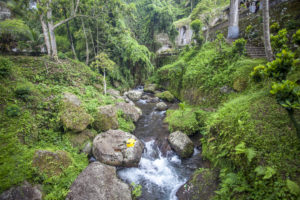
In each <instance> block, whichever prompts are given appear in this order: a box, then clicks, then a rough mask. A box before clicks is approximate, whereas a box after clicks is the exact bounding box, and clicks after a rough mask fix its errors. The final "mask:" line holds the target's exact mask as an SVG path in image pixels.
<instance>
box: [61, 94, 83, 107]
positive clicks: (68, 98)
mask: <svg viewBox="0 0 300 200" xmlns="http://www.w3.org/2000/svg"><path fill="white" fill-rule="evenodd" d="M63 101H64V102H65V103H71V104H73V105H75V106H80V105H81V101H80V100H79V98H78V97H77V96H76V95H75V94H72V93H69V92H65V93H64V99H63Z"/></svg>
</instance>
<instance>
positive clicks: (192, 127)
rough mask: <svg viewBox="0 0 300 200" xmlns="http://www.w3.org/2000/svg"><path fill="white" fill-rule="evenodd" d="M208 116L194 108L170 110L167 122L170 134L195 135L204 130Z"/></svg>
mask: <svg viewBox="0 0 300 200" xmlns="http://www.w3.org/2000/svg"><path fill="white" fill-rule="evenodd" d="M206 116H207V115H206V113H205V112H204V111H202V110H195V109H193V108H184V109H180V110H168V111H167V116H166V118H165V122H167V123H168V124H169V130H170V132H175V131H182V132H183V133H185V134H187V135H193V134H195V133H197V132H202V131H203V130H204V126H205V120H206Z"/></svg>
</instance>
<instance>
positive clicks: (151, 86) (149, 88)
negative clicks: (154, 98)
mask: <svg viewBox="0 0 300 200" xmlns="http://www.w3.org/2000/svg"><path fill="white" fill-rule="evenodd" d="M156 89H157V85H156V84H146V85H145V87H144V91H145V92H150V93H154V92H155V90H156Z"/></svg>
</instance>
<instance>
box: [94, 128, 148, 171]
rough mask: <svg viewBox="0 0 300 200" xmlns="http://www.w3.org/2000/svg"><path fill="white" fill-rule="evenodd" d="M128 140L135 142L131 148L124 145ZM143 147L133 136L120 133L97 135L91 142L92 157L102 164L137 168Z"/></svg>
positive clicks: (110, 131) (107, 132) (112, 132)
mask: <svg viewBox="0 0 300 200" xmlns="http://www.w3.org/2000/svg"><path fill="white" fill-rule="evenodd" d="M129 139H133V140H134V141H135V142H134V143H133V146H132V147H128V145H127V144H126V143H127V142H129V141H130V140H129ZM143 149H144V145H143V143H142V142H141V141H140V140H139V139H138V138H136V137H135V136H134V135H132V134H130V133H127V132H124V131H121V130H109V131H106V132H104V133H101V134H99V135H97V136H96V137H95V139H94V141H93V155H94V157H95V158H96V159H97V160H99V161H100V162H102V163H105V164H108V165H113V166H123V167H137V166H138V164H139V161H140V159H141V156H142V153H143Z"/></svg>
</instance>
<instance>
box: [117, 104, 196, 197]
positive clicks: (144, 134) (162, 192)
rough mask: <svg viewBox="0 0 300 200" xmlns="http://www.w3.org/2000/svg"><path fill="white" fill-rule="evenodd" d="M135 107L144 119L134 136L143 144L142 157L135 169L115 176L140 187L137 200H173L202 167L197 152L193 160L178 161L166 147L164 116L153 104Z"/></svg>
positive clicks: (166, 132) (122, 170)
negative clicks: (140, 194)
mask: <svg viewBox="0 0 300 200" xmlns="http://www.w3.org/2000/svg"><path fill="white" fill-rule="evenodd" d="M136 105H137V106H138V107H139V108H141V109H142V111H143V115H142V117H141V118H140V119H139V121H138V122H137V124H136V130H135V131H134V135H135V136H137V137H138V138H139V139H140V140H142V141H143V142H144V144H145V149H144V153H143V155H142V158H141V161H140V163H139V166H138V168H121V169H119V170H118V175H119V177H120V178H121V179H122V180H124V181H126V182H127V183H129V184H130V183H132V182H134V183H135V184H140V185H142V196H141V197H140V198H139V199H140V200H175V199H177V197H176V192H177V190H178V189H179V187H180V186H182V185H183V184H184V183H185V182H186V181H187V180H188V178H189V177H190V176H191V174H192V173H193V171H194V170H195V169H196V168H197V167H199V163H201V158H200V154H199V151H198V150H197V149H196V148H195V151H194V155H193V156H192V158H189V159H184V160H181V159H180V158H179V157H178V156H177V155H176V154H175V153H174V152H173V151H172V150H171V148H170V147H169V145H168V143H167V137H168V135H169V131H168V126H167V124H164V123H163V120H164V118H165V113H166V112H165V111H156V110H155V103H147V101H145V100H139V101H138V102H136ZM172 106H174V105H171V104H169V107H172Z"/></svg>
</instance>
